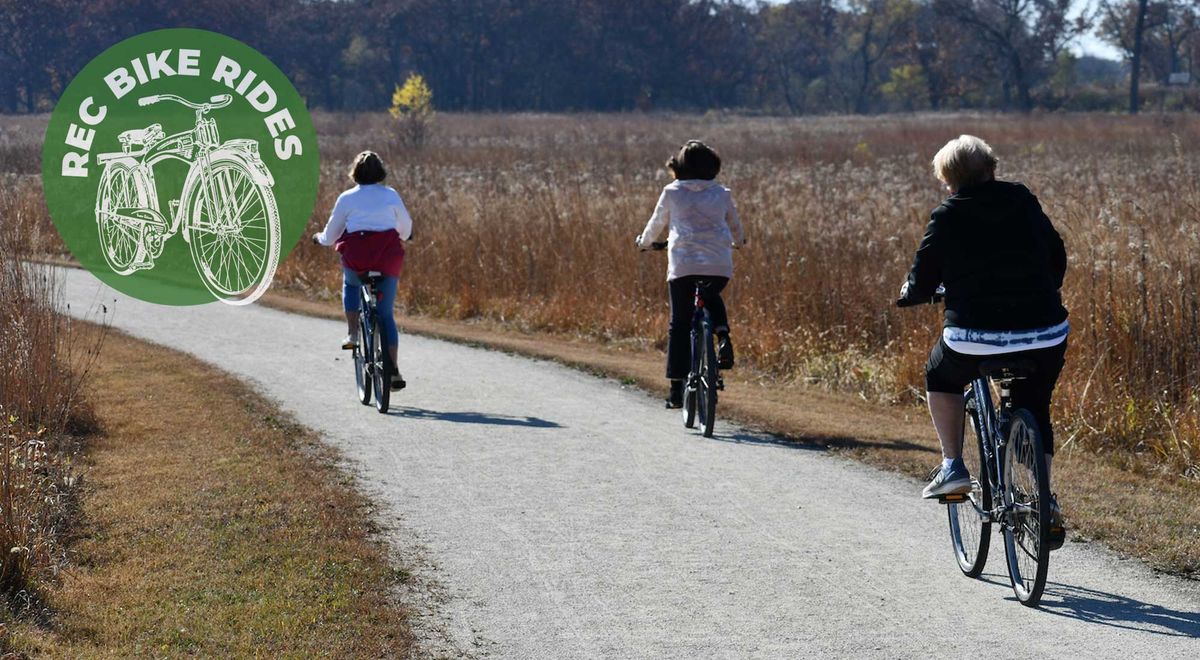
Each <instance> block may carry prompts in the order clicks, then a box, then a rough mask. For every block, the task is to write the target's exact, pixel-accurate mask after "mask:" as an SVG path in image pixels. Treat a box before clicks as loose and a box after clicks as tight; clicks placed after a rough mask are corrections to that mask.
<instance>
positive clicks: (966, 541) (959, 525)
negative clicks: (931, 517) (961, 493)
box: [946, 390, 992, 577]
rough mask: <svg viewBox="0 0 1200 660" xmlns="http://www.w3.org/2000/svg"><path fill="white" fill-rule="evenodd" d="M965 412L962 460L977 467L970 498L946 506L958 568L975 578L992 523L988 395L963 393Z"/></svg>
mask: <svg viewBox="0 0 1200 660" xmlns="http://www.w3.org/2000/svg"><path fill="white" fill-rule="evenodd" d="M965 401H966V415H965V417H964V418H963V421H964V426H966V427H968V428H970V430H971V432H970V433H968V432H967V431H966V429H964V430H963V455H962V458H963V462H965V463H966V464H967V467H968V468H970V469H972V470H977V471H976V472H975V475H974V477H972V479H971V492H970V493H969V494H968V497H969V498H970V499H969V500H968V501H966V502H961V503H958V504H948V505H946V513H947V516H948V517H949V519H950V541H951V543H953V545H954V557H955V559H957V560H958V567H959V569H961V570H962V572H963V574H965V575H966V576H967V577H979V574H980V573H982V572H983V566H984V564H986V563H987V556H988V545H989V544H990V543H991V540H992V523H991V519H990V516H989V515H988V511H990V510H991V508H992V486H991V480H990V479H988V465H987V458H986V456H987V454H985V453H984V451H983V443H984V442H986V438H987V437H988V433H987V427H986V425H984V423H983V420H984V416H983V415H984V412H983V407H984V406H989V407H990V406H991V397H989V396H988V395H987V393H986V392H977V391H975V390H972V391H971V392H968V393H967V397H966V399H965Z"/></svg>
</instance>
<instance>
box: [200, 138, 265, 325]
mask: <svg viewBox="0 0 1200 660" xmlns="http://www.w3.org/2000/svg"><path fill="white" fill-rule="evenodd" d="M221 173H224V174H225V176H227V177H229V178H230V179H231V181H232V182H233V183H231V184H230V185H231V187H233V188H235V189H237V190H244V191H245V192H246V194H248V195H251V196H252V197H253V199H251V200H250V201H248V202H247V203H246V204H245V205H242V206H241V208H242V209H243V213H244V214H245V213H249V212H250V211H252V210H254V209H255V208H257V209H258V211H259V213H257V214H255V215H254V216H253V217H251V218H245V217H242V218H238V219H237V220H239V221H242V226H241V227H240V229H239V231H238V232H237V233H236V236H237V237H238V238H237V239H230V238H229V237H231V236H234V235H235V234H229V233H227V232H225V231H223V230H222V229H220V228H215V229H214V227H216V226H217V225H219V224H220V221H219V220H214V219H213V218H212V217H211V215H212V210H213V209H211V208H207V207H206V206H205V201H206V199H207V196H208V195H210V194H211V192H210V189H209V188H208V187H206V186H204V185H199V184H195V185H193V186H192V187H191V188H190V189H189V191H188V192H187V193H185V194H188V195H189V197H188V198H187V199H185V200H183V201H182V202H181V204H183V207H184V208H185V209H187V214H188V215H187V218H188V232H189V241H188V244H189V248H190V250H191V253H192V261H193V263H194V264H195V266H196V273H197V274H198V275H199V277H200V281H201V282H203V283H204V286H205V288H207V289H208V291H209V293H211V294H212V295H213V297H214V298H216V299H217V300H220V301H222V302H225V303H228V304H231V305H245V304H249V303H252V302H254V301H255V300H257V299H258V298H259V297H260V296H262V294H263V293H265V292H266V290H267V288H268V287H270V285H271V280H272V278H274V277H275V270H276V268H277V267H278V265H279V250H280V247H279V246H280V220H279V208H278V206H277V205H276V203H275V194H274V193H273V192H272V191H271V187H270V186H268V185H266V184H265V183H259V182H256V181H255V179H254V175H253V174H252V173H251V170H250V167H249V166H248V165H247V164H246V163H245V162H243V161H242V160H239V159H236V158H229V157H219V156H218V157H214V158H213V159H212V160H211V162H210V164H209V169H208V170H207V176H209V177H216V176H218V174H221ZM238 177H240V178H241V179H243V180H244V181H245V184H244V185H239V184H238V183H237V178H238ZM221 201H224V200H221ZM208 203H209V205H211V204H214V203H218V202H217V201H216V200H209V201H208ZM216 208H218V209H219V208H220V207H219V206H218V207H216ZM206 213H208V214H209V217H208V218H207V220H206V219H205V214H206ZM251 223H254V226H253V227H251ZM251 229H253V231H254V233H255V235H249V234H247V231H248V230H251ZM259 232H261V234H262V236H261V237H259V236H257V233H259ZM214 234H215V235H217V236H220V237H223V238H222V239H220V240H225V241H229V242H230V245H228V246H227V247H225V248H221V249H219V248H218V247H216V246H215V245H214V244H220V240H217V241H213V240H212V239H210V238H208V237H209V236H212V235H214ZM260 243H261V245H259V244H260ZM215 259H222V260H221V261H220V263H215V262H214V260H215ZM247 263H249V264H251V267H250V268H248V269H247V268H245V265H246V264H247ZM234 264H237V265H239V266H241V267H240V268H239V267H235V266H234ZM231 278H232V279H231Z"/></svg>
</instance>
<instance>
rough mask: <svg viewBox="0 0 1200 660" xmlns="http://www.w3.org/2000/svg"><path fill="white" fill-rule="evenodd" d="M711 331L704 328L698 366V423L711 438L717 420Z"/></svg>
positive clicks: (715, 359) (714, 354) (715, 368)
mask: <svg viewBox="0 0 1200 660" xmlns="http://www.w3.org/2000/svg"><path fill="white" fill-rule="evenodd" d="M712 339H713V338H712V333H711V332H710V331H709V329H708V328H707V327H705V329H704V346H703V348H702V350H703V353H702V356H703V357H702V358H701V368H700V391H699V393H698V394H699V397H698V398H699V399H700V405H699V408H700V424H701V425H702V426H703V428H704V437H706V438H711V437H712V434H713V424H715V423H716V421H717V354H716V351H715V349H713V341H712Z"/></svg>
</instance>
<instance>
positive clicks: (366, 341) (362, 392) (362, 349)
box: [354, 314, 372, 406]
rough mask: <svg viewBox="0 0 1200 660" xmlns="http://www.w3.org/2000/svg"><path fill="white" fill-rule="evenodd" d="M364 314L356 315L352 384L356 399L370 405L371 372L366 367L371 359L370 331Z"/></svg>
mask: <svg viewBox="0 0 1200 660" xmlns="http://www.w3.org/2000/svg"><path fill="white" fill-rule="evenodd" d="M364 319H365V315H364V314H359V315H358V348H356V349H354V384H355V385H356V386H357V387H358V401H359V403H361V404H363V405H364V406H369V405H371V372H370V369H369V368H368V365H369V364H370V362H371V360H370V358H369V357H367V356H369V355H371V354H372V352H371V333H370V332H369V331H368V329H367V323H366V321H365V320H364Z"/></svg>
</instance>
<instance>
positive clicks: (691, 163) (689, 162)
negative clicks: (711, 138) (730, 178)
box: [667, 140, 721, 181]
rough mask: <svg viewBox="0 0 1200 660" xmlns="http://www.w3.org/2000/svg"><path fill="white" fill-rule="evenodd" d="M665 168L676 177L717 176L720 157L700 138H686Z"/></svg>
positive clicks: (706, 177) (701, 177)
mask: <svg viewBox="0 0 1200 660" xmlns="http://www.w3.org/2000/svg"><path fill="white" fill-rule="evenodd" d="M667 169H668V170H670V171H671V175H672V176H674V177H675V178H676V179H681V180H682V179H708V180H709V181H711V180H713V179H715V178H717V175H718V174H720V173H721V157H720V156H719V155H717V152H716V150H714V149H713V148H712V147H710V146H708V145H707V144H704V143H703V142H701V141H700V140H688V141H687V143H686V144H684V145H683V147H681V148H680V149H679V153H678V154H676V155H674V156H671V160H668V161H667Z"/></svg>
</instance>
